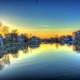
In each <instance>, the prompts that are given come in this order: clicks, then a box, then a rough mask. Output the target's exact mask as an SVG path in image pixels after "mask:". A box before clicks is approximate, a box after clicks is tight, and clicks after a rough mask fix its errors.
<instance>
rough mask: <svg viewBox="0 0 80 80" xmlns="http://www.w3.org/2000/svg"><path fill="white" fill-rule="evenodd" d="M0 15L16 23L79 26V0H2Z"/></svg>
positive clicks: (60, 26) (62, 26) (33, 25)
mask: <svg viewBox="0 0 80 80" xmlns="http://www.w3.org/2000/svg"><path fill="white" fill-rule="evenodd" d="M0 16H1V17H5V18H3V19H5V20H8V21H9V22H12V24H17V25H25V26H26V25H31V26H32V28H36V27H38V26H39V25H48V26H49V28H53V29H54V28H56V27H58V28H65V27H67V28H70V27H71V28H72V29H75V28H76V29H79V26H80V1H79V0H20V1H19V0H2V1H1V2H0Z"/></svg>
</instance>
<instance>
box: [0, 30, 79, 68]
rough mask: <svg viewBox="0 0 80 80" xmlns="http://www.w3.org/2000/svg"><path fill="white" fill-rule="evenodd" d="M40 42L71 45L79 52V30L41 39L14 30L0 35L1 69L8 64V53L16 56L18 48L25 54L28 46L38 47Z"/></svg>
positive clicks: (31, 47)
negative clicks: (71, 33) (70, 33)
mask: <svg viewBox="0 0 80 80" xmlns="http://www.w3.org/2000/svg"><path fill="white" fill-rule="evenodd" d="M41 44H46V45H47V44H56V46H55V47H56V48H58V46H64V45H67V46H73V50H75V51H77V52H80V31H76V32H74V33H73V35H67V36H64V35H62V36H59V37H58V36H56V37H54V38H48V39H45V38H44V39H41V38H39V37H36V36H32V37H30V38H28V37H27V36H26V35H24V34H20V35H18V34H17V33H16V32H15V31H13V32H12V33H8V34H6V36H5V37H3V36H2V35H0V69H3V67H4V66H5V64H10V56H9V55H10V54H11V55H12V56H13V57H14V58H18V52H19V51H20V50H21V51H23V54H24V53H25V54H26V53H28V48H30V49H35V48H39V47H40V45H41Z"/></svg>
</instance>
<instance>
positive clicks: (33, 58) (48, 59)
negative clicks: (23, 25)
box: [0, 44, 80, 78]
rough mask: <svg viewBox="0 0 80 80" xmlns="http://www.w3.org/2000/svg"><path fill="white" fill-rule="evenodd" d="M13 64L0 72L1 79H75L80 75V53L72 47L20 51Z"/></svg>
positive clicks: (53, 46)
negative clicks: (61, 77) (63, 77)
mask: <svg viewBox="0 0 80 80" xmlns="http://www.w3.org/2000/svg"><path fill="white" fill-rule="evenodd" d="M10 62H11V64H10V65H6V66H5V67H4V68H3V69H2V70H1V71H0V78H3V77H4V76H5V77H7V78H10V77H60V76H66V77H74V76H78V75H79V74H80V53H77V52H76V51H73V49H72V47H68V46H59V47H58V48H56V47H55V45H50V44H49V45H41V46H40V47H39V48H36V49H32V50H30V49H29V52H28V53H26V54H25V53H23V52H22V51H19V54H18V58H11V59H10Z"/></svg>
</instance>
